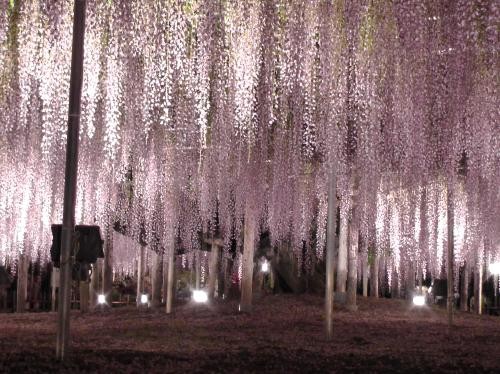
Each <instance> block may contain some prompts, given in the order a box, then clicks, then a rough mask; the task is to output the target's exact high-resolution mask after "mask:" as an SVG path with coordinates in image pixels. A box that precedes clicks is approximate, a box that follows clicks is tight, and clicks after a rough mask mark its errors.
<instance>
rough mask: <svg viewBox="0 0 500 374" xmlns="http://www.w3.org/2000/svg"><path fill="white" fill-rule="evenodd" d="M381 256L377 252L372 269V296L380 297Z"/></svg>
mask: <svg viewBox="0 0 500 374" xmlns="http://www.w3.org/2000/svg"><path fill="white" fill-rule="evenodd" d="M379 263H380V257H379V256H378V255H377V254H375V257H374V258H373V262H372V264H371V269H370V296H371V297H376V298H378V293H379V287H378V270H379Z"/></svg>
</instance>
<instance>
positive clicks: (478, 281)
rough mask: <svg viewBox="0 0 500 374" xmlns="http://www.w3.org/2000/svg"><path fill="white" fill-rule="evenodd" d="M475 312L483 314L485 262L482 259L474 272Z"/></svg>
mask: <svg viewBox="0 0 500 374" xmlns="http://www.w3.org/2000/svg"><path fill="white" fill-rule="evenodd" d="M474 310H475V312H476V313H477V314H483V262H482V260H481V259H480V260H479V263H478V264H477V266H476V269H475V271H474Z"/></svg>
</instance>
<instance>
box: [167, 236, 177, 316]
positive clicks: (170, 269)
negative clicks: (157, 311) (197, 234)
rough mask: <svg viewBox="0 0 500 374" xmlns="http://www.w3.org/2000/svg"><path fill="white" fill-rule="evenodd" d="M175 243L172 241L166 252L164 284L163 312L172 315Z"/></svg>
mask: <svg viewBox="0 0 500 374" xmlns="http://www.w3.org/2000/svg"><path fill="white" fill-rule="evenodd" d="M174 252H175V242H174V239H172V242H171V243H170V248H169V249H168V250H167V256H168V257H167V261H166V262H167V284H166V303H165V312H166V313H167V314H170V313H172V302H173V299H174V261H175V253H174Z"/></svg>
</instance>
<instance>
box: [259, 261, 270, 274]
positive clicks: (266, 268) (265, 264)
mask: <svg viewBox="0 0 500 374" xmlns="http://www.w3.org/2000/svg"><path fill="white" fill-rule="evenodd" d="M260 271H262V272H263V273H267V272H268V271H269V262H267V261H264V262H263V263H262V265H261V266H260Z"/></svg>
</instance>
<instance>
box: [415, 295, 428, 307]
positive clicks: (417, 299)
mask: <svg viewBox="0 0 500 374" xmlns="http://www.w3.org/2000/svg"><path fill="white" fill-rule="evenodd" d="M413 305H416V306H423V305H425V296H413Z"/></svg>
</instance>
